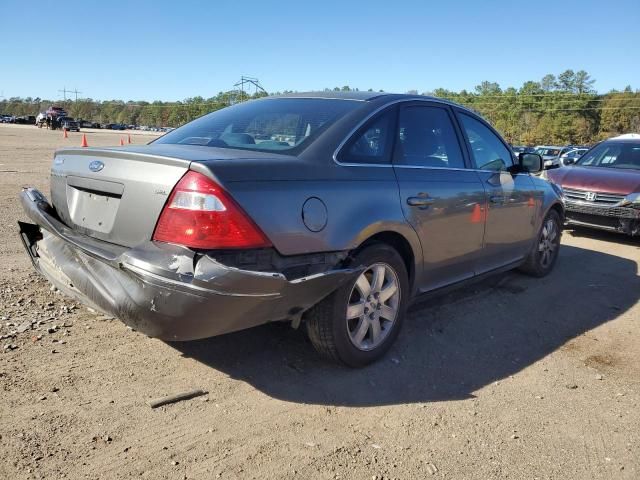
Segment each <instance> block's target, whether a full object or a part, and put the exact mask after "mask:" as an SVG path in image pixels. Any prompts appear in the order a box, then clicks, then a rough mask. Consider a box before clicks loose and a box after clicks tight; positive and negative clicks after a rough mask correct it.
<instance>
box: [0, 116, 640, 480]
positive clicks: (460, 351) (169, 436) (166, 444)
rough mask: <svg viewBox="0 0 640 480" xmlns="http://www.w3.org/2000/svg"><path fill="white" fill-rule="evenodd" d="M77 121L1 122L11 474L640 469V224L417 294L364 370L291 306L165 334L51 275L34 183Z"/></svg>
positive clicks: (368, 475) (380, 474) (6, 451)
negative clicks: (227, 326)
mask: <svg viewBox="0 0 640 480" xmlns="http://www.w3.org/2000/svg"><path fill="white" fill-rule="evenodd" d="M126 135H127V133H122V132H101V131H91V132H87V136H88V140H89V145H91V146H99V145H117V144H118V143H119V140H120V138H121V137H122V138H125V140H126ZM80 137H81V134H77V133H72V134H70V137H69V138H68V139H63V138H62V134H61V133H60V132H58V131H56V132H51V131H46V130H39V129H37V128H35V127H31V126H11V125H0V174H1V177H0V178H1V179H2V180H1V181H0V207H1V211H2V213H1V214H0V227H1V228H2V231H3V235H2V237H0V238H1V242H0V259H1V265H2V268H1V269H0V316H1V323H0V338H1V340H0V387H1V389H2V393H1V396H0V458H1V459H2V461H1V462H0V478H6V479H23V478H24V479H31V478H47V479H59V478H73V479H75V478H91V479H93V478H100V479H111V478H130V477H136V478H138V477H140V478H149V479H184V478H189V479H208V478H261V479H263V478H278V479H294V478H301V479H307V478H321V479H329V478H332V479H333V478H342V479H351V478H354V479H378V480H380V479H382V478H385V479H387V478H389V479H392V478H397V479H413V478H438V477H442V478H454V479H462V478H464V479H488V478H513V479H533V478H540V479H551V478H553V479H559V478H562V479H565V478H572V479H613V478H615V479H633V480H636V479H638V478H640V405H639V403H640V302H639V297H640V277H639V276H638V266H639V264H640V240H638V239H636V240H633V241H632V240H629V239H625V238H624V237H620V236H614V235H605V234H601V233H593V232H589V231H568V232H565V235H564V237H563V247H562V250H561V253H560V259H559V262H558V265H557V267H556V270H555V272H554V273H553V274H552V275H550V276H549V277H547V278H545V279H542V280H536V279H532V278H529V277H525V276H522V275H520V274H517V273H509V274H506V275H502V276H499V277H496V278H493V279H491V280H490V281H487V282H485V283H483V284H479V285H477V286H475V287H471V288H467V289H465V290H462V291H457V292H456V293H453V294H450V295H448V296H446V297H442V298H439V299H434V300H429V301H426V302H423V303H421V304H420V305H417V306H415V307H414V308H412V310H411V312H410V315H409V318H408V321H407V322H406V324H405V329H404V330H403V332H402V333H401V335H400V337H399V339H398V341H397V343H396V345H395V346H394V348H393V349H392V351H391V353H390V354H389V355H388V356H387V357H386V358H385V359H384V360H383V361H381V362H379V363H377V364H375V365H372V366H370V367H368V368H366V369H363V370H348V369H344V368H340V367H336V366H333V365H331V364H327V363H325V362H323V361H322V360H320V359H319V358H318V357H317V356H316V354H315V353H314V351H313V350H312V348H311V345H310V344H309V342H308V341H307V340H306V338H305V336H304V335H303V333H302V332H300V331H295V330H292V329H291V328H289V327H288V326H286V325H269V326H265V327H261V328H256V329H253V330H250V331H245V332H240V333H237V334H231V335H225V336H222V337H217V338H213V339H209V340H205V341H198V342H191V343H180V344H166V343H163V342H161V341H158V340H154V339H149V338H146V337H145V336H143V335H141V334H139V333H137V332H133V331H131V330H130V329H128V328H126V327H125V326H124V325H123V324H121V323H120V322H119V321H118V320H114V319H111V318H108V317H104V316H102V315H100V314H96V313H94V312H91V311H88V310H87V308H85V307H83V306H81V305H78V304H77V303H76V302H73V301H71V300H68V299H65V298H63V297H62V296H61V295H59V294H57V293H55V292H52V291H51V290H50V289H49V286H48V285H47V283H46V282H44V281H43V280H41V279H40V278H39V277H38V276H37V275H36V274H34V273H32V268H31V265H30V263H29V260H28V258H27V256H26V254H24V253H23V251H22V246H21V244H20V242H19V239H18V237H17V228H16V221H17V220H18V219H22V218H24V216H23V215H22V213H21V208H20V206H19V202H18V200H17V194H18V192H19V190H20V188H21V187H22V186H24V185H33V186H36V187H38V188H40V189H42V191H43V192H48V177H49V163H50V161H51V158H52V153H53V150H54V149H55V148H57V147H60V146H63V145H79V144H80ZM131 137H132V141H133V143H146V142H147V141H149V140H150V139H151V138H153V137H152V136H151V135H144V134H136V135H133V134H132V135H131ZM193 388H201V389H203V390H206V391H207V392H208V395H206V396H203V397H199V398H195V399H192V400H188V401H183V402H180V403H176V404H173V405H168V406H165V407H161V408H158V409H151V408H150V407H149V406H148V405H147V403H146V402H147V401H148V400H149V399H151V398H156V397H161V396H164V395H170V394H174V393H179V392H182V391H185V390H189V389H193Z"/></svg>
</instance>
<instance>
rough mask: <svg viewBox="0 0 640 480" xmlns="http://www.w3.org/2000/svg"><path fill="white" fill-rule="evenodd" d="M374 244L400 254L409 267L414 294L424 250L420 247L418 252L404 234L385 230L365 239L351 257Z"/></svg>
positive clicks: (352, 252) (410, 283) (352, 251)
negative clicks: (381, 244)
mask: <svg viewBox="0 0 640 480" xmlns="http://www.w3.org/2000/svg"><path fill="white" fill-rule="evenodd" d="M373 243H384V244H386V245H389V246H390V247H393V248H394V249H395V250H396V251H397V252H398V253H399V254H400V256H401V257H402V260H403V261H404V264H405V266H406V267H407V273H408V275H409V285H410V288H411V291H412V292H413V291H414V289H415V283H416V282H415V279H416V278H417V275H419V273H420V272H421V270H422V250H421V248H420V246H419V245H418V248H419V250H418V251H416V246H415V245H412V243H411V242H410V241H409V239H407V238H406V237H405V236H404V235H403V234H401V233H399V232H397V231H394V230H383V231H379V232H376V233H374V234H372V235H370V236H368V237H366V238H364V239H363V240H362V241H361V242H360V244H359V245H358V246H357V247H355V248H354V249H353V250H351V252H350V257H351V256H353V255H355V254H356V253H357V252H359V251H360V250H362V249H363V248H365V247H367V246H368V245H371V244H373Z"/></svg>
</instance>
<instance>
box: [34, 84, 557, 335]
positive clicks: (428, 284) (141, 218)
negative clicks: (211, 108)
mask: <svg viewBox="0 0 640 480" xmlns="http://www.w3.org/2000/svg"><path fill="white" fill-rule="evenodd" d="M306 95H307V94H298V96H301V97H302V96H306ZM294 96H296V95H294ZM316 96H318V95H316ZM320 96H321V95H320ZM329 96H331V95H329ZM355 97H357V98H355ZM341 98H351V99H356V100H360V101H361V104H362V105H361V106H360V108H358V109H356V110H354V111H353V112H350V113H349V114H347V115H345V116H344V117H343V118H341V119H339V120H338V121H336V122H335V123H334V124H333V125H332V126H331V127H330V128H328V129H327V130H326V131H325V132H324V133H323V134H322V135H320V136H319V137H318V138H317V139H316V140H315V141H314V142H313V143H311V144H310V145H309V146H308V147H307V148H306V149H305V150H303V151H302V152H301V153H300V154H299V155H297V156H292V155H286V154H278V153H262V152H253V151H251V152H250V151H243V150H232V149H220V148H213V147H206V146H195V145H170V144H159V143H152V144H150V145H147V146H127V147H120V148H102V149H86V148H85V149H65V150H60V151H58V152H57V153H56V156H55V160H54V164H53V166H52V182H51V189H52V195H51V198H52V204H53V207H55V210H56V212H57V214H58V215H59V217H60V220H61V221H59V220H58V219H56V218H55V216H51V215H35V214H34V209H33V205H31V204H34V203H35V204H38V203H43V202H44V200H43V199H40V198H36V199H35V200H34V198H32V197H37V196H38V195H39V194H36V193H34V192H33V191H31V192H30V193H29V192H27V193H26V194H25V195H23V205H25V209H26V210H27V212H28V213H29V212H30V213H31V214H33V215H34V216H35V217H37V218H34V217H32V218H33V219H34V221H35V222H36V223H37V224H38V225H39V226H40V227H42V228H43V229H45V230H47V231H49V232H52V231H54V232H58V234H57V236H56V238H57V240H47V242H46V245H47V248H46V249H43V250H46V251H47V252H48V253H49V255H51V256H52V257H55V259H54V260H55V261H54V262H53V263H54V264H57V265H58V271H57V272H54V271H53V270H52V269H48V270H46V272H45V275H47V276H48V278H50V279H51V278H54V277H56V276H60V275H66V274H67V273H68V272H67V270H69V269H71V270H74V274H75V275H80V277H79V278H80V279H84V280H83V281H84V282H85V283H84V284H86V285H89V284H91V285H92V286H91V288H90V289H89V291H90V292H91V293H87V292H86V291H84V292H80V293H82V294H83V295H84V296H85V297H87V298H89V299H90V300H91V301H93V302H94V303H99V304H100V305H101V308H103V309H105V310H109V311H111V312H114V311H117V315H118V316H119V317H121V318H123V317H125V318H123V319H125V321H129V322H134V321H135V320H133V319H134V318H135V317H136V315H140V316H142V317H144V322H147V323H149V325H148V326H147V327H144V325H143V328H146V329H147V331H151V332H154V330H153V328H154V327H152V326H151V324H152V323H153V322H154V318H157V322H158V324H161V325H163V326H162V329H163V330H162V332H160V333H157V332H156V333H152V334H154V335H156V334H161V335H163V336H164V337H167V336H168V335H170V334H169V333H168V331H169V330H167V329H169V328H170V325H169V323H168V322H170V321H171V319H174V320H175V318H174V317H175V316H176V315H177V313H176V312H174V313H170V314H167V316H164V317H163V316H161V315H160V316H158V315H156V313H149V312H156V311H157V309H158V302H164V300H166V299H168V298H169V297H171V298H172V301H175V302H176V304H177V305H178V306H180V307H181V308H183V309H184V313H183V315H182V316H181V317H180V321H181V322H187V323H186V324H187V325H189V328H192V327H194V326H193V325H191V324H189V320H188V316H189V315H192V314H194V313H198V314H204V310H203V309H204V308H205V307H209V308H214V309H215V310H216V311H218V312H222V313H221V315H218V317H217V318H218V320H216V321H219V322H222V323H225V322H226V320H224V319H227V318H230V319H231V318H232V319H233V320H232V321H230V323H225V326H224V327H222V328H221V329H217V327H215V328H214V327H211V328H212V329H213V330H211V331H207V332H208V333H210V334H213V333H216V332H217V333H219V332H221V331H228V330H229V329H236V328H243V327H246V326H251V325H253V324H255V323H256V322H257V323H261V322H263V321H270V320H274V319H275V320H277V319H279V318H275V317H277V316H278V315H282V314H283V312H284V311H285V310H287V308H293V310H295V313H291V312H289V314H288V316H287V315H285V317H286V318H289V319H290V318H291V317H292V316H294V317H295V316H296V315H297V316H298V318H299V314H300V313H301V311H303V310H304V309H306V308H309V307H310V306H311V305H313V303H315V302H317V301H318V300H319V299H320V298H323V297H324V296H325V295H326V294H328V293H330V292H331V291H332V290H333V288H336V287H337V285H339V284H340V281H342V280H340V279H344V278H345V277H346V276H348V275H349V272H347V271H346V270H343V269H341V268H340V267H337V266H336V270H335V271H333V270H330V271H329V272H327V273H326V274H323V275H321V277H319V278H317V279H316V278H314V279H294V280H299V282H298V283H294V282H293V281H291V280H287V279H283V278H279V277H278V272H273V273H272V274H271V276H269V275H266V276H265V275H264V274H263V273H260V274H259V275H252V274H251V272H244V273H242V274H241V275H240V276H239V277H236V275H235V273H234V271H233V269H231V270H230V269H228V268H226V267H224V266H223V265H220V264H216V263H215V262H214V261H213V260H212V258H210V257H207V256H206V255H205V256H204V257H201V256H197V255H194V253H193V252H192V251H190V250H188V249H185V248H183V247H177V246H166V245H164V246H163V245H162V244H157V245H156V244H155V243H153V242H151V238H152V235H153V230H154V228H155V224H156V222H157V219H158V217H159V215H160V212H161V210H162V208H163V206H164V204H165V202H166V200H167V198H168V195H169V194H170V192H171V189H172V188H173V186H174V185H175V184H176V183H177V182H178V180H179V179H180V178H181V177H182V175H183V174H184V173H185V172H186V171H187V170H188V169H191V170H194V171H197V172H200V173H202V174H204V175H207V176H208V177H210V178H212V179H213V180H215V181H216V182H218V183H219V184H220V185H221V186H222V187H223V188H225V189H226V190H227V191H228V192H230V194H231V195H232V196H233V197H234V199H235V200H236V201H237V202H238V204H239V205H241V207H242V208H243V209H244V210H245V211H246V213H247V214H248V215H249V216H250V217H251V218H252V220H253V221H254V222H255V223H256V224H257V225H258V226H259V227H260V228H261V229H262V230H263V231H264V233H265V234H266V235H267V237H268V238H269V240H270V241H271V242H272V244H273V246H274V248H275V249H276V250H277V251H278V252H279V254H281V255H284V256H295V255H301V254H308V253H318V252H349V251H352V250H353V249H356V248H358V246H360V245H361V244H362V243H363V242H365V241H366V240H367V239H369V238H371V237H372V236H374V235H377V234H381V233H384V234H389V233H391V234H394V235H396V236H397V238H399V239H401V240H402V241H404V242H406V244H408V245H409V248H410V250H411V252H412V254H413V258H414V265H413V266H412V267H413V268H411V269H410V270H412V271H413V272H415V275H414V282H413V288H414V290H415V291H418V292H426V291H431V290H434V289H438V288H441V287H445V286H447V285H451V284H453V283H455V282H458V281H461V280H464V279H467V278H470V277H473V276H476V275H479V274H482V273H485V272H487V271H491V270H494V269H499V268H502V267H504V266H506V265H514V264H517V263H518V262H521V261H522V260H523V259H524V258H525V257H526V255H527V254H528V253H529V251H530V250H531V248H532V246H533V240H534V238H535V235H536V232H537V231H538V230H539V228H540V225H541V224H542V220H543V218H544V216H545V215H546V213H547V212H548V210H549V209H550V208H558V209H559V211H560V212H562V211H563V209H562V204H561V201H560V199H559V197H558V195H557V194H556V193H555V191H554V190H553V189H552V188H551V187H550V186H549V184H548V183H547V182H546V181H544V180H541V179H539V178H537V177H533V176H530V175H528V174H519V175H512V174H509V173H502V174H496V173H495V172H489V171H482V170H474V169H471V168H464V169H448V168H422V167H412V166H407V165H402V166H394V165H391V164H389V165H370V166H368V165H342V164H339V163H338V162H336V161H335V158H334V157H335V153H336V152H337V151H338V150H339V149H340V147H341V146H342V145H343V144H344V142H345V141H346V140H347V139H348V138H349V137H350V135H352V134H353V132H354V131H355V130H356V129H357V128H358V126H360V125H362V124H364V123H365V122H366V121H367V119H369V118H370V117H371V116H372V115H374V114H375V113H376V112H379V111H382V110H384V109H385V108H388V107H390V106H392V105H398V104H402V103H403V102H412V103H416V102H425V101H427V102H429V103H431V104H433V103H437V104H439V105H444V106H446V108H449V107H448V105H450V104H449V103H448V102H444V101H441V100H438V99H432V98H427V97H420V96H405V95H386V94H385V95H380V94H375V95H372V94H366V95H357V96H354V95H351V96H349V95H345V96H342V97H341ZM259 101H265V102H273V101H278V100H277V99H272V98H270V99H265V100H259ZM458 108H459V107H456V109H458ZM452 111H453V110H452ZM465 112H466V113H468V114H470V115H472V116H475V114H473V113H472V112H469V111H467V110H465ZM463 151H465V152H464V156H465V161H466V162H467V163H469V156H468V155H469V154H468V148H467V146H466V145H463ZM97 159H99V160H100V161H101V162H103V164H104V168H103V169H102V170H101V171H99V172H91V170H90V169H89V164H90V163H91V162H92V161H96V160H97ZM96 190H97V191H100V192H108V193H109V195H110V199H109V202H110V203H109V204H108V205H107V202H106V201H105V202H102V203H101V199H98V200H94V199H93V198H92V197H91V196H90V195H91V192H94V191H96ZM416 197H417V198H419V199H420V198H423V197H425V198H429V202H430V205H427V206H418V205H410V203H412V202H413V203H415V202H414V200H412V199H414V198H416ZM494 197H500V198H501V200H500V201H499V202H495V201H493V199H494ZM25 198H26V199H28V200H25ZM112 199H113V200H112ZM310 199H313V200H311V201H310ZM531 199H533V205H532V204H531ZM29 202H31V204H30V203H29ZM40 211H46V208H43V209H40ZM478 211H480V212H481V213H482V219H483V220H481V221H478V219H477V216H478V215H477V214H478ZM487 212H488V213H487ZM487 214H488V217H487V221H486V222H484V218H485V216H486V215H487ZM83 218H84V219H85V220H82V219H83ZM99 223H100V224H99ZM61 239H64V242H66V244H68V247H65V246H64V245H63V244H61V243H60V242H61V241H62V240H61ZM34 242H35V243H36V244H39V242H37V241H36V240H34ZM64 242H63V243H64ZM152 245H156V246H155V247H153V248H152V247H151V246H152ZM167 249H169V251H170V252H168V251H167ZM175 249H178V250H179V251H180V252H181V253H176V252H175V251H174V250H175ZM151 253H153V254H151ZM86 255H88V256H89V257H91V258H93V259H94V260H96V261H97V262H98V264H103V263H105V262H106V263H107V264H108V265H109V268H111V269H114V271H112V270H109V269H107V270H104V271H103V268H102V267H101V266H99V265H98V264H95V265H94V262H93V260H92V261H91V262H89V263H87V265H88V266H91V269H90V271H83V272H78V271H77V267H73V268H71V267H70V265H72V264H77V263H78V261H84V260H85V258H84V256H86ZM174 256H175V257H174ZM56 262H57V263H56ZM211 262H213V263H211ZM194 263H195V267H193V265H194ZM169 265H172V267H169ZM190 266H191V267H192V268H193V271H190V270H189V267H190ZM105 268H106V267H105ZM97 271H101V272H102V273H104V274H105V275H107V276H108V277H109V278H112V280H110V282H113V283H108V284H106V285H102V287H103V289H105V290H109V289H110V288H112V287H113V289H115V290H114V291H116V292H120V293H115V294H110V295H109V296H107V295H103V294H96V293H95V292H96V291H100V289H98V288H97V287H96V282H98V283H99V281H100V279H99V278H94V277H95V275H94V274H95V272H97ZM116 272H117V273H116ZM253 274H256V272H253ZM185 275H186V276H185ZM187 277H188V278H187ZM333 277H335V278H333ZM56 278H57V277H56ZM326 279H330V280H326ZM325 280H326V283H325ZM52 281H53V280H52ZM56 281H59V279H57V280H56ZM87 282H88V283H87ZM185 282H186V283H188V284H189V285H188V288H187V290H185V285H184V283H185ZM254 282H257V284H255V283H254ZM329 284H332V285H333V287H332V288H330V287H329ZM149 285H155V287H157V288H160V289H162V292H164V293H158V294H157V295H156V294H154V295H155V296H153V298H154V304H153V305H151V304H150V303H149V301H150V299H149V297H148V295H149V293H148V291H147V290H145V288H148V287H149ZM252 285H258V286H259V288H258V289H257V290H258V291H259V292H262V293H264V292H271V293H273V294H274V295H276V296H278V298H281V297H289V295H290V294H291V295H294V297H298V298H300V299H301V302H300V303H299V304H295V305H294V306H293V307H292V306H291V304H290V303H289V302H288V301H282V303H279V302H278V303H273V302H271V300H268V299H267V297H265V298H264V299H263V300H264V301H263V302H258V303H256V304H254V303H253V302H250V304H251V307H250V309H249V310H247V308H248V307H247V306H248V304H237V303H236V300H230V299H235V297H234V295H233V293H234V292H236V293H239V294H241V296H242V295H245V294H246V293H247V290H246V288H249V289H250V291H251V288H253V287H251V286H252ZM294 285H295V286H294ZM76 286H77V284H76ZM125 287H126V288H125ZM155 287H154V288H155ZM189 288H191V290H189ZM194 288H195V290H198V289H199V288H204V289H205V290H213V291H215V292H218V293H220V291H221V290H224V291H225V292H226V294H225V295H223V297H224V298H216V299H215V300H214V301H213V303H207V302H201V301H200V300H197V301H196V303H197V304H198V306H197V307H193V309H192V307H189V305H187V304H183V303H182V300H179V301H176V298H181V297H180V296H178V297H176V294H175V292H181V293H180V295H182V293H184V294H185V299H186V298H193V296H194V295H195V296H196V297H197V296H198V295H199V294H195V293H193V289H194ZM127 289H131V292H137V293H132V294H133V295H139V298H138V297H136V298H132V297H131V295H132V294H130V293H127V292H128V290H127ZM151 290H153V288H152V289H151ZM142 292H145V293H142ZM172 292H173V293H172ZM249 293H250V292H249ZM119 295H122V296H123V298H120V297H119ZM107 297H108V298H107ZM292 298H293V297H292ZM216 302H220V303H219V304H217V303H216ZM170 303H171V302H167V303H166V305H165V304H164V303H163V305H165V306H166V308H168V309H171V308H172V307H171V305H169V304H170ZM294 303H295V302H294ZM114 305H115V306H114ZM123 305H125V306H123ZM217 305H219V306H217ZM274 305H275V306H277V307H278V308H271V307H272V306H274ZM152 307H153V308H152ZM145 308H146V310H145ZM176 308H177V307H176ZM131 309H134V310H136V311H135V312H132V311H130V310H131ZM154 309H155V310H154ZM276 313H277V314H276ZM240 317H242V318H245V320H244V322H245V323H244V324H242V325H241V324H240V323H242V322H241V320H240ZM236 321H238V322H240V323H238V324H236V323H234V322H236ZM138 328H140V326H139V327H138ZM180 328H182V327H180ZM207 328H208V327H207ZM204 333H205V332H203V331H202V330H197V331H194V332H192V333H186V332H185V331H184V330H180V333H179V335H180V336H182V337H184V338H186V337H190V338H195V337H196V336H199V335H203V334H204Z"/></svg>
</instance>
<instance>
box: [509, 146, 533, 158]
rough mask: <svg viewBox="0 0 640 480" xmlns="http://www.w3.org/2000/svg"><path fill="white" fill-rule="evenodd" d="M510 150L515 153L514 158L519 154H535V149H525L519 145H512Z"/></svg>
mask: <svg viewBox="0 0 640 480" xmlns="http://www.w3.org/2000/svg"><path fill="white" fill-rule="evenodd" d="M511 150H512V151H513V153H515V155H516V157H517V156H518V155H520V154H521V153H536V149H535V148H534V147H525V146H520V145H513V146H512V147H511Z"/></svg>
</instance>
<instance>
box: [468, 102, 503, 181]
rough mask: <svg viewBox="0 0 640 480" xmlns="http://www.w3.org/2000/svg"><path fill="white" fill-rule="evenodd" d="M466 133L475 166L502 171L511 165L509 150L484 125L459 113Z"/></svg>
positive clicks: (481, 168)
mask: <svg viewBox="0 0 640 480" xmlns="http://www.w3.org/2000/svg"><path fill="white" fill-rule="evenodd" d="M460 120H461V122H462V126H463V128H464V130H465V132H466V133H467V137H468V139H469V144H470V145H471V153H472V155H473V160H474V162H475V166H476V168H478V169H480V170H494V171H497V172H499V171H503V170H506V169H508V168H509V167H511V166H513V158H512V156H511V152H509V150H508V149H507V147H505V146H504V143H502V142H501V141H500V139H499V138H498V136H497V135H496V134H495V133H493V132H492V131H491V130H490V129H489V128H488V127H487V126H486V125H484V124H483V123H482V122H480V121H478V120H476V119H475V118H473V117H470V116H469V115H465V114H464V113H461V114H460Z"/></svg>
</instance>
